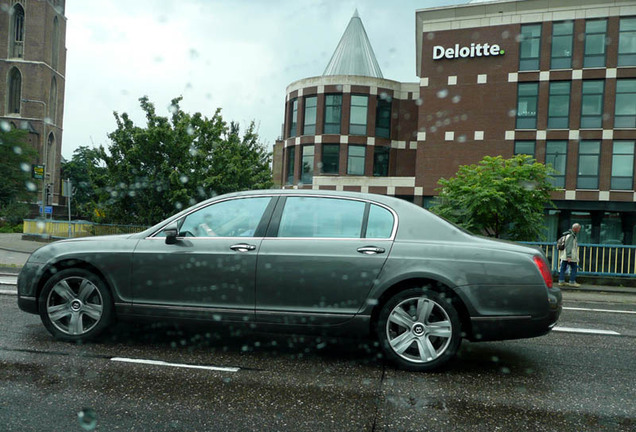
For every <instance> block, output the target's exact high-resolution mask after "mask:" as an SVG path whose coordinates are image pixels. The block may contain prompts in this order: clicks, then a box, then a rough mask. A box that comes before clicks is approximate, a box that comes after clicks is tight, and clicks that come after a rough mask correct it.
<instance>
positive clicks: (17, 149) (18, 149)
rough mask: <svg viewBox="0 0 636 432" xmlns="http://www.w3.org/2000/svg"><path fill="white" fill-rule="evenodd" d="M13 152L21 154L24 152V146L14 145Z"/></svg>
mask: <svg viewBox="0 0 636 432" xmlns="http://www.w3.org/2000/svg"><path fill="white" fill-rule="evenodd" d="M13 153H15V154H17V155H21V154H22V147H20V146H15V147H13Z"/></svg>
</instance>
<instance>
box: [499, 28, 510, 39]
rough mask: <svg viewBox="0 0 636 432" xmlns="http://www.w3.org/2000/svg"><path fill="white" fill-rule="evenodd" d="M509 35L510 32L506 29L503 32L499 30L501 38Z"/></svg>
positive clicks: (506, 37)
mask: <svg viewBox="0 0 636 432" xmlns="http://www.w3.org/2000/svg"><path fill="white" fill-rule="evenodd" d="M509 37H510V32H509V31H508V30H504V31H503V32H501V38H502V39H508V38H509Z"/></svg>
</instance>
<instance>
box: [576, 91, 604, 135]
mask: <svg viewBox="0 0 636 432" xmlns="http://www.w3.org/2000/svg"><path fill="white" fill-rule="evenodd" d="M604 96H605V80H586V81H583V87H582V95H581V129H592V128H596V129H598V128H601V127H602V126H603V99H604Z"/></svg>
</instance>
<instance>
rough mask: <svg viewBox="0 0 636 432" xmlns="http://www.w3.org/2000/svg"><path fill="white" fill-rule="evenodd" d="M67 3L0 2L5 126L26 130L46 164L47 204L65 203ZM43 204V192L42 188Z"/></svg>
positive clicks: (0, 94)
mask: <svg viewBox="0 0 636 432" xmlns="http://www.w3.org/2000/svg"><path fill="white" fill-rule="evenodd" d="M65 3H66V2H65V0H0V128H4V129H6V128H17V129H24V130H26V131H27V132H28V141H29V143H30V144H31V145H32V146H33V148H34V149H36V150H37V152H38V158H37V160H36V161H34V163H36V164H38V165H45V179H44V181H43V182H42V181H37V183H38V187H39V188H41V187H43V185H44V184H46V185H47V186H48V187H47V189H48V190H50V192H49V193H48V196H47V203H46V204H47V205H57V204H59V201H60V193H61V182H60V159H61V148H62V120H63V111H64V87H65V80H66V48H65V46H66V44H65V42H66V17H65V15H64V11H65ZM38 196H39V198H38V201H39V200H41V199H42V198H41V197H42V196H43V194H42V190H40V193H39V195H38Z"/></svg>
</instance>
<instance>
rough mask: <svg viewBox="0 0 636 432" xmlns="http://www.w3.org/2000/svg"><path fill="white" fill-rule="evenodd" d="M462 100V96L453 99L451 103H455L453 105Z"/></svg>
mask: <svg viewBox="0 0 636 432" xmlns="http://www.w3.org/2000/svg"><path fill="white" fill-rule="evenodd" d="M460 100H462V97H461V96H459V95H458V96H453V99H451V101H453V103H458V102H459V101H460Z"/></svg>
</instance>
